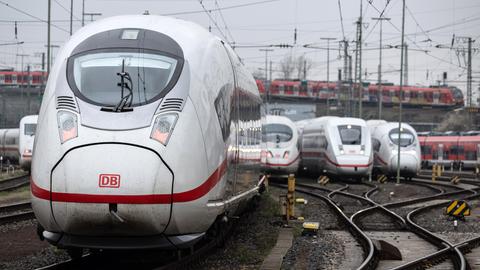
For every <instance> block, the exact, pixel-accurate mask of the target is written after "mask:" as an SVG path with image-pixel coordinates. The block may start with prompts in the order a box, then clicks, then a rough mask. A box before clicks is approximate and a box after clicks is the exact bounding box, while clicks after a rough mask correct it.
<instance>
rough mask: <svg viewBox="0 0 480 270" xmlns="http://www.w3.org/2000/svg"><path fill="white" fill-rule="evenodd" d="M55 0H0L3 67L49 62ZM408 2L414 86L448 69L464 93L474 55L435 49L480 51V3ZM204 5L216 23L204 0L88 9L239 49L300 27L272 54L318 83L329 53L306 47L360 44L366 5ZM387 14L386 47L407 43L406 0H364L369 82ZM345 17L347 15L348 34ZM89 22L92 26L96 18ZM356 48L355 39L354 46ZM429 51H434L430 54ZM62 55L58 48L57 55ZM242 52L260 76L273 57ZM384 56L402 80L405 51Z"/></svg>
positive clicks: (58, 31)
mask: <svg viewBox="0 0 480 270" xmlns="http://www.w3.org/2000/svg"><path fill="white" fill-rule="evenodd" d="M47 3H48V1H47V0H0V33H2V35H1V36H0V44H2V46H0V68H5V67H16V68H17V69H20V68H21V57H19V56H16V55H17V54H27V55H28V56H25V57H24V66H26V65H27V64H31V65H32V66H33V67H34V69H38V68H39V65H38V64H39V63H40V61H41V58H40V57H38V56H36V55H38V54H36V53H39V52H45V50H46V48H45V44H46V43H47V34H46V33H47V25H46V23H44V22H40V21H39V19H41V20H46V19H47ZM387 3H388V4H387ZM339 4H340V6H341V13H340V9H339ZM7 5H9V6H10V7H9V6H7ZM406 5H407V11H406V19H405V26H406V28H405V33H406V34H407V36H406V38H405V41H406V42H407V44H408V46H409V48H410V49H411V50H409V52H408V56H409V58H408V63H409V67H408V69H409V73H408V79H409V84H421V85H430V84H435V83H436V81H437V80H438V79H441V75H442V72H444V71H447V72H448V80H450V81H451V82H450V84H453V85H458V86H459V87H460V88H462V90H464V88H465V84H464V83H465V81H466V70H465V66H466V65H465V60H466V55H465V56H464V55H462V54H461V53H460V54H459V55H458V56H457V52H456V51H455V50H450V49H449V48H446V49H439V48H436V47H435V46H436V45H439V44H441V45H444V46H446V47H450V45H451V42H452V37H453V35H455V36H456V37H463V36H467V37H472V38H473V39H474V40H477V41H476V42H475V43H473V47H474V48H479V47H480V2H479V1H478V0H421V1H419V0H406ZM203 6H204V7H205V9H207V10H212V9H221V11H220V12H219V11H218V10H213V11H211V12H210V15H211V18H212V19H211V18H210V17H209V16H208V15H207V13H206V12H204V11H203V7H202V4H201V3H200V1H198V0H149V1H148V0H147V1H133V0H86V1H85V12H87V13H92V12H94V13H102V16H96V17H95V18H94V19H95V20H98V19H100V18H104V17H109V16H114V15H120V14H141V13H143V12H144V11H145V10H148V11H149V12H150V13H151V14H159V15H163V14H169V15H170V14H174V15H172V16H175V17H178V18H181V19H185V20H190V21H194V22H196V23H198V24H200V25H202V26H204V27H206V28H208V27H211V28H212V32H213V33H215V34H217V35H219V36H221V37H224V35H225V36H226V39H227V40H228V41H229V42H235V43H236V44H238V45H275V44H291V45H293V44H294V29H295V28H297V29H298V30H297V31H298V34H297V42H296V44H297V46H296V47H294V48H293V49H286V48H275V51H273V52H271V53H270V55H269V56H270V57H269V58H270V60H272V61H273V69H274V70H276V69H278V63H279V62H280V61H281V60H282V59H283V58H285V57H286V56H290V55H292V56H293V57H298V56H300V55H303V54H305V55H306V57H308V58H309V59H311V61H312V62H313V66H312V69H311V71H310V72H309V74H308V78H309V79H318V80H326V78H327V65H326V59H327V51H326V50H313V49H305V48H303V45H304V44H312V43H313V44H316V46H318V47H326V41H324V40H321V39H320V38H325V37H332V38H336V39H337V41H338V40H342V39H343V37H344V35H345V38H346V39H347V40H349V41H353V40H354V39H355V31H356V25H355V21H356V20H357V19H358V17H359V14H360V0H296V1H295V0H270V1H268V0H216V1H215V0H203ZM12 7H13V8H12ZM385 7H386V8H385ZM14 8H17V9H18V10H20V11H18V10H15V9H14ZM69 9H70V0H52V20H53V21H54V25H55V26H54V27H52V41H53V44H56V45H62V44H63V43H64V42H65V41H66V40H68V37H69V33H68V32H69V27H70V25H69V21H68V20H69V18H70V13H69ZM384 9H385V12H384V16H385V17H389V18H391V21H390V22H384V25H383V37H384V45H392V46H394V45H399V44H400V31H399V30H400V28H401V18H402V17H401V15H402V0H389V1H387V0H363V14H364V25H363V33H364V48H366V49H368V48H370V49H371V50H365V51H364V53H363V68H364V71H363V72H364V73H365V72H366V73H367V78H366V79H367V80H376V79H377V73H376V72H377V65H378V54H379V51H378V50H377V49H378V46H379V29H380V28H379V25H378V24H376V23H375V21H373V20H372V19H371V18H372V17H378V16H379V12H381V11H382V10H384ZM22 12H24V13H22ZM182 13H183V14H182ZM27 14H29V15H31V16H29V15H27ZM81 14H82V1H80V0H74V20H75V21H74V24H73V31H74V32H75V31H76V30H78V29H79V28H80V27H81V17H82V15H81ZM340 14H341V16H342V17H343V31H342V23H341V20H340ZM32 16H33V17H32ZM85 20H86V23H90V17H86V18H85ZM14 21H18V23H17V25H18V35H17V40H18V41H23V42H24V44H22V45H3V44H5V43H10V42H15V41H16V39H15V31H14V29H15V27H14V25H15V24H14ZM217 26H218V27H219V28H220V29H218V28H217ZM343 33H344V34H343ZM337 41H332V42H331V47H332V48H337V49H338V47H339V46H338V42H337ZM353 47H354V43H353V42H352V43H351V48H353ZM453 47H465V48H466V43H465V42H464V41H462V40H456V41H455V43H454V46H453ZM424 50H428V51H429V52H428V53H425V52H424ZM56 51H57V49H54V52H53V53H54V54H55V52H56ZM236 51H237V53H238V54H239V56H240V57H241V58H242V59H243V60H244V62H245V64H246V65H247V67H248V68H249V69H250V70H251V71H252V72H259V69H260V68H263V67H264V63H265V54H264V52H261V51H259V48H237V49H236ZM351 53H353V52H351ZM330 56H331V65H330V79H331V80H333V79H336V76H337V75H336V74H337V71H336V70H337V69H338V68H341V66H342V65H343V60H341V59H337V57H338V56H339V53H338V50H332V51H331V52H330ZM383 59H384V61H383V70H384V75H383V77H384V79H385V80H388V81H390V82H393V83H399V76H400V75H399V72H398V70H399V69H400V50H399V49H385V50H384V51H383ZM479 60H480V55H479V52H478V49H477V50H475V52H474V54H473V71H474V80H475V81H476V82H475V83H474V89H475V90H476V91H475V92H477V89H478V86H479V82H478V81H479V80H480V73H479V71H480V62H479ZM459 65H460V67H459ZM262 72H263V71H262ZM278 76H279V74H278V73H277V74H275V73H274V76H273V77H278Z"/></svg>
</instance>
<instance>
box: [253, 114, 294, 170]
mask: <svg viewBox="0 0 480 270" xmlns="http://www.w3.org/2000/svg"><path fill="white" fill-rule="evenodd" d="M262 133H263V140H264V142H265V144H266V161H265V170H266V171H267V172H268V173H272V174H280V175H282V174H290V173H295V172H297V170H298V165H299V164H300V151H299V149H298V132H297V127H296V126H295V124H294V123H293V122H292V120H290V119H289V118H287V117H285V116H277V115H267V117H266V121H265V124H264V126H263V128H262Z"/></svg>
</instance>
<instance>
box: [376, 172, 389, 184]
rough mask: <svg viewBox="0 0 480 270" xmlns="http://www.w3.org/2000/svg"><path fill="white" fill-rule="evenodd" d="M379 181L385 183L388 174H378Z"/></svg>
mask: <svg viewBox="0 0 480 270" xmlns="http://www.w3.org/2000/svg"><path fill="white" fill-rule="evenodd" d="M377 181H378V182H379V183H382V184H383V183H385V182H387V176H386V175H383V174H382V175H379V176H377Z"/></svg>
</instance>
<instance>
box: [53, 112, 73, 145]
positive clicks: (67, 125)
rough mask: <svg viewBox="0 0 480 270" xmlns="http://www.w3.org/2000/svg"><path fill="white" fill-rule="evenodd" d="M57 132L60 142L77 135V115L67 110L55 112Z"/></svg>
mask: <svg viewBox="0 0 480 270" xmlns="http://www.w3.org/2000/svg"><path fill="white" fill-rule="evenodd" d="M57 124H58V132H59V134H60V141H61V142H62V143H64V142H66V141H68V140H71V139H73V138H76V137H78V121H77V115H76V114H74V113H71V112H67V111H58V113H57Z"/></svg>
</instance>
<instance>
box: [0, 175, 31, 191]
mask: <svg viewBox="0 0 480 270" xmlns="http://www.w3.org/2000/svg"><path fill="white" fill-rule="evenodd" d="M29 183H30V180H29V176H28V175H22V176H18V177H13V178H10V179H5V180H2V181H0V192H2V191H10V190H14V189H17V188H20V187H23V186H27V185H28V184H29Z"/></svg>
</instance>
